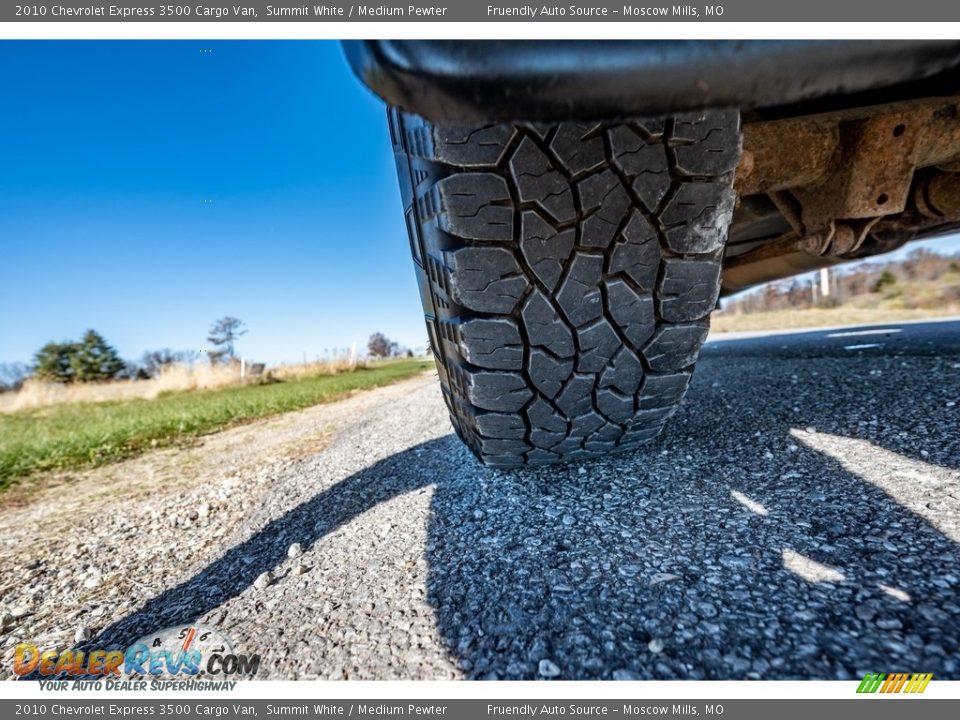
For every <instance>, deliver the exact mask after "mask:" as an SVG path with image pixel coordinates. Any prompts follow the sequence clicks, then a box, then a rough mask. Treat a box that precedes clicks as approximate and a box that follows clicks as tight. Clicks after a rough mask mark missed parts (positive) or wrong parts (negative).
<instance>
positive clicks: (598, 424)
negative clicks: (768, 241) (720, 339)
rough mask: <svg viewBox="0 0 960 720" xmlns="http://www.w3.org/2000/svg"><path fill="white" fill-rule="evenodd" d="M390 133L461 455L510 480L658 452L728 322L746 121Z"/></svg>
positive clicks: (400, 120)
mask: <svg viewBox="0 0 960 720" xmlns="http://www.w3.org/2000/svg"><path fill="white" fill-rule="evenodd" d="M389 120H390V131H391V139H392V142H393V146H394V150H395V153H396V156H397V169H398V174H399V178H400V186H401V195H402V199H403V206H404V209H405V215H406V222H407V230H408V232H409V238H410V248H411V252H412V254H413V259H414V263H415V265H416V270H417V277H418V280H419V286H420V295H421V299H422V301H423V308H424V314H425V316H426V322H427V332H428V334H429V338H430V344H431V347H432V349H433V352H434V354H435V355H436V360H437V367H438V372H439V376H440V381H441V384H442V386H443V395H444V398H445V400H446V403H447V406H448V408H449V410H450V417H451V420H452V422H453V426H454V428H455V429H456V431H457V433H458V434H459V436H460V437H461V438H462V439H463V441H464V442H465V443H466V444H467V445H468V446H469V447H470V449H471V450H472V451H473V452H474V454H475V455H476V456H477V457H478V458H479V459H480V460H481V461H482V462H483V463H485V464H487V465H491V466H497V467H508V466H517V465H540V464H545V463H551V462H557V461H562V460H568V459H571V458H583V457H585V456H590V455H594V454H599V453H606V452H609V451H614V450H627V449H632V448H635V447H637V446H638V445H640V444H641V443H644V442H646V441H649V440H651V439H653V438H655V437H656V436H657V435H658V434H659V433H660V431H661V430H662V429H663V426H664V423H665V422H666V420H667V419H668V418H669V417H670V416H671V415H672V414H673V413H674V411H675V410H676V409H677V407H678V405H679V403H680V401H681V399H682V398H683V395H684V393H685V392H686V389H687V387H688V385H689V384H690V378H691V374H692V371H693V365H694V363H695V361H696V359H697V355H698V353H699V351H700V347H701V345H702V344H703V341H704V339H705V338H706V335H707V330H708V327H709V315H710V312H711V310H712V309H713V308H714V307H715V305H716V301H717V296H718V293H719V289H720V276H721V260H722V255H723V248H724V244H725V242H726V234H727V227H728V225H729V223H730V219H731V215H732V213H733V206H734V199H735V198H734V192H733V187H732V184H733V171H734V168H735V167H736V165H737V163H738V161H739V156H740V119H739V113H738V112H737V111H735V110H719V111H709V112H701V113H692V114H684V115H678V116H676V117H673V118H667V119H662V120H643V119H637V120H630V121H619V122H614V123H590V124H578V123H562V124H557V125H539V124H495V125H486V126H477V127H463V126H452V125H443V124H434V123H430V122H428V121H426V120H424V119H423V118H420V117H417V116H415V115H410V114H406V113H403V112H401V111H398V110H396V109H391V110H390V111H389Z"/></svg>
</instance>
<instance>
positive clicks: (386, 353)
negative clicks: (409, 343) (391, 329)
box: [367, 332, 397, 358]
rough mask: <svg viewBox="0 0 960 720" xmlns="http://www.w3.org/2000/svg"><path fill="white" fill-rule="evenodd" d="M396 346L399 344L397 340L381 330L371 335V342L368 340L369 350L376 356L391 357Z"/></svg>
mask: <svg viewBox="0 0 960 720" xmlns="http://www.w3.org/2000/svg"><path fill="white" fill-rule="evenodd" d="M396 347H397V344H396V343H395V342H393V341H392V340H390V339H389V338H387V336H386V335H384V334H383V333H379V332H377V333H374V334H373V335H371V336H370V340H369V342H367V352H368V353H370V356H371V357H375V358H385V357H390V354H391V353H392V352H393V351H394V350H395V348H396Z"/></svg>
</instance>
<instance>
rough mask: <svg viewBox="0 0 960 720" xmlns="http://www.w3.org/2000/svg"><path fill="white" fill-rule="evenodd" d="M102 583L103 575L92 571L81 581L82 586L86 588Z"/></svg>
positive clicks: (92, 587)
mask: <svg viewBox="0 0 960 720" xmlns="http://www.w3.org/2000/svg"><path fill="white" fill-rule="evenodd" d="M102 584H103V576H102V575H100V573H93V574H91V575H88V576H87V579H86V580H84V581H83V586H84V587H85V588H86V589H87V590H93V589H94V588H98V587H100V585H102Z"/></svg>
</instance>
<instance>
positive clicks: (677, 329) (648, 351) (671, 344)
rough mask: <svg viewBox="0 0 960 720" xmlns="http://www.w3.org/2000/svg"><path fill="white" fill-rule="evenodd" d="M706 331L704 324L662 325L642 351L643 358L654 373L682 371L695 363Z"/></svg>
mask: <svg viewBox="0 0 960 720" xmlns="http://www.w3.org/2000/svg"><path fill="white" fill-rule="evenodd" d="M708 330H709V326H708V325H707V323H706V322H697V323H685V324H682V325H662V326H661V327H660V329H659V330H657V332H656V333H654V335H653V339H652V340H650V342H649V343H647V346H646V347H645V348H644V349H643V357H644V358H646V360H647V365H649V366H650V369H651V370H654V371H656V372H673V371H676V370H682V369H684V368H686V367H689V366H691V365H693V363H694V362H695V361H696V359H697V355H699V354H700V346H701V345H703V341H704V340H706V339H707V331H708Z"/></svg>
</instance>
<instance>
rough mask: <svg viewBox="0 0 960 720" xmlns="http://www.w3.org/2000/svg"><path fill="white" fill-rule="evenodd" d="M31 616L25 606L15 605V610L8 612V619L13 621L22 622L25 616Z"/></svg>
mask: <svg viewBox="0 0 960 720" xmlns="http://www.w3.org/2000/svg"><path fill="white" fill-rule="evenodd" d="M32 614H33V613H32V612H31V611H30V608H28V607H27V606H26V605H17V606H16V607H15V608H12V609H11V610H10V617H12V618H13V619H14V620H22V619H23V618H25V617H26V616H27V615H32Z"/></svg>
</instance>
